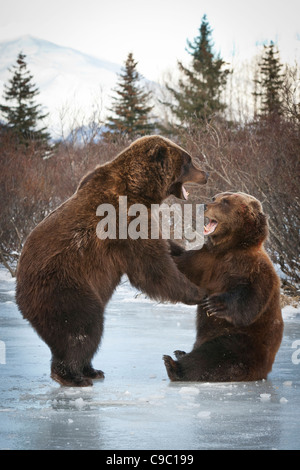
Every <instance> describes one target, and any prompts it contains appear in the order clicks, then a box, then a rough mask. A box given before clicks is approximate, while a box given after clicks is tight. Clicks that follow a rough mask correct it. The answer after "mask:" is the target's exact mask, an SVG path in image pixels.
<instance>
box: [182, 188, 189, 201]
mask: <svg viewBox="0 0 300 470" xmlns="http://www.w3.org/2000/svg"><path fill="white" fill-rule="evenodd" d="M182 194H183V197H184V199H186V200H187V199H188V197H189V194H190V193H189V192H188V191H187V190H186V189H185V187H184V186H183V185H182Z"/></svg>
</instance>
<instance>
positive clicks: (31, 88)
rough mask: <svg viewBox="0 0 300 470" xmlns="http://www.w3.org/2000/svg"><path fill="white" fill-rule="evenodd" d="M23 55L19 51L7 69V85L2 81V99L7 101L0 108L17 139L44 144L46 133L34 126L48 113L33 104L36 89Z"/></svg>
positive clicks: (46, 142)
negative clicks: (9, 73) (8, 75)
mask: <svg viewBox="0 0 300 470" xmlns="http://www.w3.org/2000/svg"><path fill="white" fill-rule="evenodd" d="M25 57H26V56H25V54H23V53H22V52H20V53H19V55H18V58H17V62H16V65H14V66H13V68H12V69H9V71H10V72H11V73H13V76H12V78H11V79H10V80H9V85H4V100H5V101H6V102H7V103H11V104H10V105H9V104H7V105H0V111H2V114H3V116H4V118H5V120H6V121H7V125H8V128H9V129H11V130H12V131H13V133H14V134H15V136H16V138H17V140H18V141H19V142H20V143H25V144H28V143H29V141H35V142H38V143H39V144H40V145H43V146H47V144H48V140H49V139H50V135H49V134H48V132H46V128H45V127H42V128H38V126H39V123H40V121H42V120H43V119H44V118H45V117H47V115H48V114H43V113H42V112H41V111H40V105H38V104H35V101H34V100H35V97H36V96H37V95H38V94H39V90H38V88H37V87H36V86H35V85H34V83H33V82H32V79H33V76H32V75H31V74H30V72H29V71H28V69H27V64H26V62H25Z"/></svg>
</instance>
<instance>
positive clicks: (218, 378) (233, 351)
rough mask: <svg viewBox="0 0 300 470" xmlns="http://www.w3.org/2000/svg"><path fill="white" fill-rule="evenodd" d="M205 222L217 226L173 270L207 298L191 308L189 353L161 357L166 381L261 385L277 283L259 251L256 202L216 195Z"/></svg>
mask: <svg viewBox="0 0 300 470" xmlns="http://www.w3.org/2000/svg"><path fill="white" fill-rule="evenodd" d="M205 215H206V216H207V217H209V218H210V219H212V220H215V221H217V222H218V226H217V228H216V229H215V231H214V232H212V233H211V234H210V235H209V238H208V242H207V244H205V245H204V247H203V248H202V249H201V250H199V251H196V250H194V251H189V252H184V253H182V254H180V255H177V257H176V259H177V264H178V267H179V268H180V270H181V271H182V272H183V273H185V274H186V276H187V277H188V278H189V279H190V280H191V281H193V282H195V284H197V285H198V286H201V287H203V288H204V289H206V290H207V295H208V297H207V298H206V299H205V300H204V301H203V302H202V303H201V304H200V305H199V306H198V310H197V337H196V342H195V344H194V348H193V350H192V351H191V352H190V353H189V354H186V353H184V352H183V351H175V356H176V358H177V359H178V361H174V360H173V359H172V358H171V357H170V356H164V361H165V365H166V368H167V372H168V375H169V378H170V379H171V380H174V381H175V380H183V381H212V382H225V381H249V380H260V379H264V378H266V377H267V374H268V373H269V372H270V371H271V369H272V364H273V362H274V359H275V355H276V353H277V350H278V348H279V346H280V344H281V340H282V333H283V321H282V316H281V309H280V300H279V296H280V291H279V287H280V284H279V279H278V277H277V275H276V273H275V270H274V268H273V265H272V263H271V260H270V259H269V257H268V255H267V254H266V252H265V250H264V248H263V242H264V240H265V239H266V237H267V221H266V216H265V215H264V214H263V211H262V207H261V204H260V202H259V201H257V200H256V199H255V198H254V197H252V196H249V195H246V194H243V193H222V194H219V195H217V196H216V197H215V198H214V200H213V202H212V203H211V204H208V205H207V209H206V211H205Z"/></svg>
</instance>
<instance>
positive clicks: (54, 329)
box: [16, 136, 207, 386]
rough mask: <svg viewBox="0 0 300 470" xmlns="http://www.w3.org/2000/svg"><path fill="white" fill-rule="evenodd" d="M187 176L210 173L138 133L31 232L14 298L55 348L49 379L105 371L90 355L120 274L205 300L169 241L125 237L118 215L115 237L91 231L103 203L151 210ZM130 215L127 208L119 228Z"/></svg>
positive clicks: (73, 379) (177, 298)
mask: <svg viewBox="0 0 300 470" xmlns="http://www.w3.org/2000/svg"><path fill="white" fill-rule="evenodd" d="M187 181H192V182H194V183H199V184H204V183H206V181H207V174H206V173H205V172H204V171H202V170H201V169H199V168H196V167H195V166H194V164H193V162H192V159H191V156H190V155H189V154H188V153H187V152H185V151H184V150H183V149H182V148H181V147H179V146H178V145H176V144H175V143H173V142H171V141H170V140H168V139H164V138H162V137H160V136H147V137H142V138H141V139H138V140H136V141H135V142H134V143H133V144H131V145H130V146H129V147H128V148H127V149H125V150H124V151H123V152H122V153H121V154H120V155H118V157H117V158H115V159H114V160H113V161H111V162H110V163H107V164H105V165H102V166H99V167H97V168H96V169H95V170H94V171H92V172H90V173H89V174H88V175H86V176H85V177H84V178H83V180H82V181H81V183H80V184H79V186H78V188H77V191H76V192H75V194H73V196H72V197H70V198H69V199H68V200H67V201H66V202H64V203H63V204H62V205H61V206H60V207H58V208H57V209H56V210H55V211H53V212H52V213H51V214H50V215H49V216H48V217H46V218H45V219H44V220H43V221H42V222H41V223H40V224H39V225H38V226H37V227H36V228H35V229H34V230H33V231H32V232H31V234H30V235H29V237H28V238H27V240H26V243H25V245H24V247H23V250H22V254H21V257H20V260H19V265H18V270H17V288H16V299H17V303H18V306H19V308H20V310H21V312H22V314H23V316H24V318H26V319H27V320H29V321H30V323H31V324H32V326H33V327H34V328H35V330H36V331H37V333H38V334H39V335H40V337H41V338H42V339H43V340H44V341H45V342H46V343H47V344H48V346H49V348H50V349H51V352H52V363H51V377H52V378H53V379H54V380H56V381H58V382H59V383H60V384H62V385H69V386H88V385H92V383H93V382H92V379H97V378H103V377H104V375H103V372H102V371H100V370H95V369H94V368H93V367H92V365H91V360H92V358H93V356H94V354H95V352H96V351H97V348H98V346H99V343H100V340H101V336H102V332H103V320H104V308H105V306H106V304H107V303H108V301H109V299H110V298H111V296H112V294H113V292H114V290H115V288H116V287H117V285H118V284H119V282H120V279H121V277H122V275H123V274H127V276H128V278H129V280H130V282H131V283H132V284H133V285H134V286H135V287H137V288H138V289H140V290H142V291H143V292H145V293H146V294H148V296H149V297H150V298H152V299H159V300H165V301H171V302H184V303H187V304H198V303H199V302H200V301H201V299H202V298H203V294H204V292H203V290H202V289H201V288H198V287H197V286H196V285H195V284H193V283H192V282H190V281H189V280H188V279H187V278H186V277H185V276H184V275H183V274H182V273H181V272H180V271H179V269H178V268H177V266H176V264H175V263H174V260H173V258H172V256H171V251H170V247H169V245H168V242H167V240H163V239H158V240H155V239H150V238H146V239H143V238H138V239H133V238H130V237H129V236H126V234H125V235H124V233H123V232H124V226H123V225H124V224H123V223H122V222H121V221H119V220H116V227H115V235H116V236H115V238H114V237H112V238H109V237H108V238H103V239H100V238H99V236H97V226H98V223H99V216H98V208H99V207H100V206H102V205H104V206H105V207H107V205H108V206H109V207H110V208H112V209H113V210H114V211H115V212H116V213H119V212H118V210H119V200H120V196H124V197H126V198H128V206H132V205H133V204H135V203H139V204H142V205H143V207H145V208H146V213H147V214H149V217H150V209H151V204H160V203H161V202H162V201H163V200H164V199H165V198H166V197H167V196H168V195H170V194H173V195H175V196H176V197H181V196H182V195H183V196H186V195H187V193H186V191H185V189H184V187H183V184H184V183H185V182H187ZM127 219H128V220H129V219H130V218H129V216H127V214H126V213H125V225H126V222H127ZM123 222H124V221H123ZM121 228H122V233H121V235H120V230H119V229H121ZM125 228H126V227H125Z"/></svg>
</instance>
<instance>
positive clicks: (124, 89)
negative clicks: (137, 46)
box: [107, 53, 154, 137]
mask: <svg viewBox="0 0 300 470" xmlns="http://www.w3.org/2000/svg"><path fill="white" fill-rule="evenodd" d="M136 66H137V62H136V61H135V60H134V58H133V55H132V53H129V54H128V57H127V60H126V62H125V67H124V68H123V69H122V72H121V74H120V75H119V82H118V84H117V88H116V89H115V90H114V91H115V93H116V96H114V97H113V98H112V99H113V100H114V103H113V106H112V108H111V109H110V111H112V112H113V113H114V114H113V116H111V117H109V118H108V123H107V127H108V128H109V130H110V132H111V133H114V134H125V133H126V134H128V135H129V136H130V137H135V136H137V135H145V134H149V133H151V132H153V130H154V124H152V123H151V122H150V112H151V111H152V109H153V106H151V105H150V104H149V101H150V99H151V97H152V94H151V92H145V91H143V89H142V87H141V86H140V84H139V82H140V80H141V76H140V74H139V73H138V71H137V70H136Z"/></svg>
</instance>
